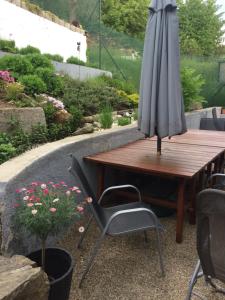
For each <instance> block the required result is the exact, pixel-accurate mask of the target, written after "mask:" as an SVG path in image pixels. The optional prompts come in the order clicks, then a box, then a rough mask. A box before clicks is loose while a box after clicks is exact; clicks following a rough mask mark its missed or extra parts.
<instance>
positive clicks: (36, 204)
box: [34, 203, 42, 206]
mask: <svg viewBox="0 0 225 300" xmlns="http://www.w3.org/2000/svg"><path fill="white" fill-rule="evenodd" d="M34 205H37V206H38V205H39V206H40V205H42V203H35V204H34Z"/></svg>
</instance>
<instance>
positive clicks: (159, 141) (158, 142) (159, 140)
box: [157, 136, 162, 155]
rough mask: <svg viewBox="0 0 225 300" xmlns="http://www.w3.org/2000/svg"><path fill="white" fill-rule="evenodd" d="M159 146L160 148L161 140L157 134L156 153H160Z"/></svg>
mask: <svg viewBox="0 0 225 300" xmlns="http://www.w3.org/2000/svg"><path fill="white" fill-rule="evenodd" d="M161 148H162V140H161V138H160V137H158V136H157V154H158V155H161Z"/></svg>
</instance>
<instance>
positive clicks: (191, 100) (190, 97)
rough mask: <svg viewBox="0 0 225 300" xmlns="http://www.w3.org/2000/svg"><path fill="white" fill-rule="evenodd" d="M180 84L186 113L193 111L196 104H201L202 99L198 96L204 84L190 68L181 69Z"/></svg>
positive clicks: (199, 76)
mask: <svg viewBox="0 0 225 300" xmlns="http://www.w3.org/2000/svg"><path fill="white" fill-rule="evenodd" d="M181 82H182V88H183V96H184V106H185V110H186V111H190V110H193V109H195V105H196V104H202V103H203V102H204V98H203V97H202V96H201V95H200V93H201V91H202V87H203V85H204V83H205V81H204V79H203V78H202V76H201V75H200V74H196V71H195V70H193V69H191V68H183V69H182V71H181Z"/></svg>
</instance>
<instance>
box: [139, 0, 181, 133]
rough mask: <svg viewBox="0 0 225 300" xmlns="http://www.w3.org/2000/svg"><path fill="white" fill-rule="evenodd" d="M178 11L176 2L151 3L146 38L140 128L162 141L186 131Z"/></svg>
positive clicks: (153, 0) (163, 0) (154, 0)
mask: <svg viewBox="0 0 225 300" xmlns="http://www.w3.org/2000/svg"><path fill="white" fill-rule="evenodd" d="M176 9H177V5H176V1H175V0H152V1H151V5H150V7H149V10H150V14H149V19H148V23H147V28H146V35H145V45H144V54H143V62H142V73H141V82H140V101H139V117H138V127H139V129H140V131H141V132H142V133H144V134H145V135H146V136H148V137H152V136H154V135H157V136H158V137H159V139H161V138H163V137H166V136H169V137H171V136H173V135H177V134H181V133H184V132H185V131H186V122H185V116H184V105H183V96H182V91H181V83H180V51H179V34H178V30H179V29H178V27H179V24H178V17H177V14H176Z"/></svg>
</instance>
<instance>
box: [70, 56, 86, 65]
mask: <svg viewBox="0 0 225 300" xmlns="http://www.w3.org/2000/svg"><path fill="white" fill-rule="evenodd" d="M66 62H67V63H68V64H74V65H80V66H85V65H86V64H85V62H83V61H82V60H80V59H79V58H77V57H74V56H71V57H69V58H68V59H67V60H66Z"/></svg>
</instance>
